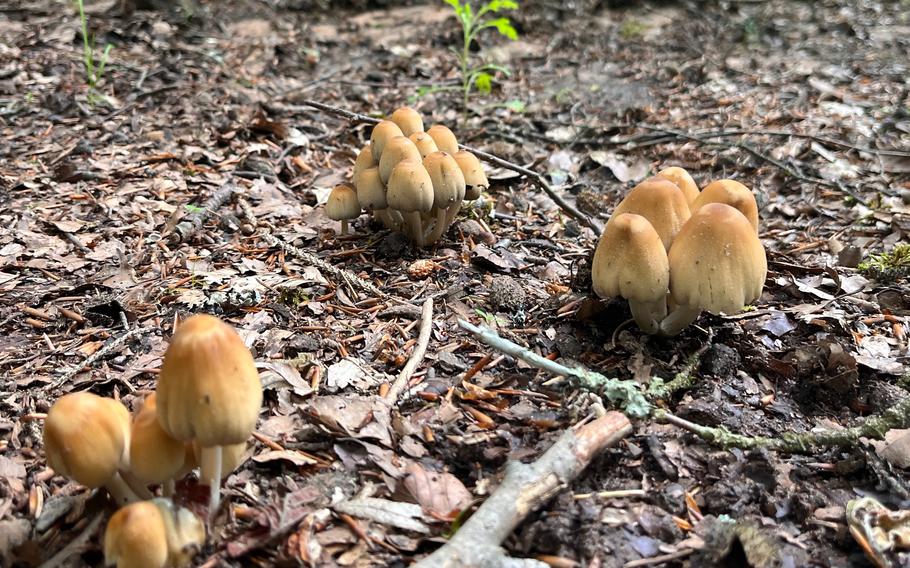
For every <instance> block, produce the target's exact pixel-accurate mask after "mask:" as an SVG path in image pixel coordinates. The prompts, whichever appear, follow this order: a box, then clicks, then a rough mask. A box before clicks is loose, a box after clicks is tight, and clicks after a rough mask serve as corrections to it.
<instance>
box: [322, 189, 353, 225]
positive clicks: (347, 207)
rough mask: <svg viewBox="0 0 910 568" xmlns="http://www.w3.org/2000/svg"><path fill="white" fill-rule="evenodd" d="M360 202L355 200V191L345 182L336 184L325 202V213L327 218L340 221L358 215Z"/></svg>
mask: <svg viewBox="0 0 910 568" xmlns="http://www.w3.org/2000/svg"><path fill="white" fill-rule="evenodd" d="M360 213H361V210H360V203H359V202H358V201H357V192H356V191H355V190H354V188H353V187H351V186H349V185H347V184H340V185H336V186H335V187H334V189H332V193H330V194H329V200H328V201H326V202H325V214H326V215H328V216H329V219H334V220H335V221H342V220H346V219H356V218H357V217H360Z"/></svg>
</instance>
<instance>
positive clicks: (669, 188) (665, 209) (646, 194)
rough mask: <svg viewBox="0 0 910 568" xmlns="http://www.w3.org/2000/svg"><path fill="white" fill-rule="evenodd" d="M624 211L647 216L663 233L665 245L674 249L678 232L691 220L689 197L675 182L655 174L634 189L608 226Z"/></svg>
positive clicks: (661, 233) (652, 224)
mask: <svg viewBox="0 0 910 568" xmlns="http://www.w3.org/2000/svg"><path fill="white" fill-rule="evenodd" d="M623 213H635V214H636V215H641V216H642V217H644V218H645V219H647V220H648V222H649V223H651V226H652V227H654V230H655V231H657V234H658V235H660V240H661V242H662V243H663V244H664V248H665V249H666V250H670V245H671V244H672V243H673V238H674V237H675V236H676V233H678V232H679V230H680V228H682V226H683V223H685V222H686V221H688V220H689V205H688V203H686V196H685V195H683V192H682V190H681V189H679V187H677V185H676V184H675V183H673V182H672V181H670V180H668V179H665V178H661V177H652V178H648V179H646V180H644V181H643V182H641V183H640V184H638V185H636V186H635V187H634V188H632V191H630V192H629V194H628V195H626V197H625V199H623V200H622V201H621V202H620V203H619V205H617V206H616V209H614V210H613V215H612V216H611V218H610V221H608V222H607V226H609V225H610V223H612V222H613V218H615V217H618V216H619V215H622V214H623Z"/></svg>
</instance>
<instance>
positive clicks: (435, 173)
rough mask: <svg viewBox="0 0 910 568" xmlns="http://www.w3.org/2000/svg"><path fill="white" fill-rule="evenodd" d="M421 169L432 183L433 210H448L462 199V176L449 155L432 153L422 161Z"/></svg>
mask: <svg viewBox="0 0 910 568" xmlns="http://www.w3.org/2000/svg"><path fill="white" fill-rule="evenodd" d="M423 167H424V168H426V170H427V173H429V174H430V180H432V182H433V208H434V209H448V208H449V207H450V206H451V205H452V204H453V203H458V204H459V205H460V203H461V200H462V199H464V192H465V182H464V174H462V173H461V168H459V167H458V162H456V161H455V158H453V157H452V156H451V155H450V154H447V153H445V152H433V153H432V154H428V155H427V157H426V158H424V159H423Z"/></svg>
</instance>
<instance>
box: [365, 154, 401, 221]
mask: <svg viewBox="0 0 910 568" xmlns="http://www.w3.org/2000/svg"><path fill="white" fill-rule="evenodd" d="M357 201H358V202H359V203H360V205H361V206H362V207H363V208H364V209H366V210H367V211H371V212H372V213H373V216H374V217H375V218H376V219H379V220H380V221H382V223H383V224H384V225H385V226H386V227H388V228H390V229H392V230H395V231H397V230H398V229H399V226H400V223H399V222H396V220H395V219H393V216H392V214H391V212H390V211H388V210H387V209H386V208H387V207H388V202H387V200H386V186H385V184H383V183H382V179H380V177H379V168H378V167H377V166H373V167H372V168H367V169H365V170H364V171H363V172H362V173H361V174H360V179H358V180H357ZM398 221H400V219H398Z"/></svg>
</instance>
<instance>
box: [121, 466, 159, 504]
mask: <svg viewBox="0 0 910 568" xmlns="http://www.w3.org/2000/svg"><path fill="white" fill-rule="evenodd" d="M119 475H120V478H121V479H123V481H124V483H126V485H127V486H128V487H129V488H130V489H131V490H132V491H133V493H134V494H136V495H137V496H138V497H139V498H140V499H142V500H143V501H147V500H149V499H154V498H155V496H154V495H153V494H152V492H151V491H149V488H148V486H147V485H146V484H145V483H143V482H142V480H141V479H139V478H138V477H136V476H135V475H133V474H132V472H129V471H121V472H120V474H119Z"/></svg>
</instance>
